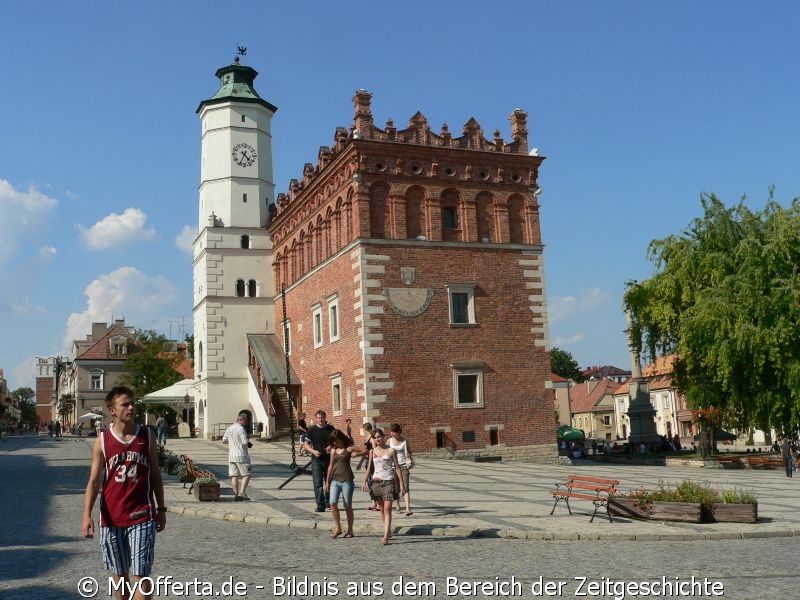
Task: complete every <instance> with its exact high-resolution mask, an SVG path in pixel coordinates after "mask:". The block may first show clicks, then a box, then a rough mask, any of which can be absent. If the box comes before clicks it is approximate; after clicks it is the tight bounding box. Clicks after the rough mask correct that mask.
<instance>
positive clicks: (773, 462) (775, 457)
mask: <svg viewBox="0 0 800 600" xmlns="http://www.w3.org/2000/svg"><path fill="white" fill-rule="evenodd" d="M747 464H748V465H749V466H750V468H751V469H778V468H781V467H783V466H784V465H783V458H781V456H780V454H760V455H759V454H755V455H753V456H748V457H747Z"/></svg>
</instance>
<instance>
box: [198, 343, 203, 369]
mask: <svg viewBox="0 0 800 600" xmlns="http://www.w3.org/2000/svg"><path fill="white" fill-rule="evenodd" d="M202 372H203V342H202V341H201V342H200V343H198V344H197V373H198V374H200V373H202Z"/></svg>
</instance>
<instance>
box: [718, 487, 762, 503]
mask: <svg viewBox="0 0 800 600" xmlns="http://www.w3.org/2000/svg"><path fill="white" fill-rule="evenodd" d="M717 502H721V503H722V504H755V503H756V502H758V495H757V494H756V493H755V491H753V490H747V489H744V488H742V489H740V488H733V489H727V490H722V491H721V492H720V493H719V496H718V497H717Z"/></svg>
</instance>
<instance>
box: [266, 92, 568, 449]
mask: <svg viewBox="0 0 800 600" xmlns="http://www.w3.org/2000/svg"><path fill="white" fill-rule="evenodd" d="M371 97H372V95H371V94H370V93H368V92H366V91H364V90H358V91H357V92H356V94H355V97H354V104H355V118H354V122H353V125H352V127H351V128H349V129H345V128H338V129H337V130H336V132H335V136H334V143H333V146H332V147H330V148H328V147H323V148H320V150H319V153H318V157H317V162H316V164H315V165H312V164H306V165H305V168H304V169H303V176H302V179H300V180H292V182H291V184H290V187H289V191H288V193H287V194H285V195H284V194H280V195H279V196H278V197H277V212H276V214H275V215H274V217H273V218H272V220H271V223H270V225H269V227H268V231H269V234H270V236H271V241H272V249H273V267H274V269H273V275H274V285H275V290H276V296H275V309H276V312H277V313H278V314H277V318H278V322H279V323H280V311H281V310H282V309H283V306H282V304H283V302H282V299H281V293H280V292H281V289H282V287H283V286H285V298H286V305H285V310H286V317H287V321H288V331H289V346H290V361H291V364H292V368H293V369H294V371H295V372H296V376H297V377H298V379H299V384H300V386H301V387H300V388H299V389H300V392H299V394H300V398H299V399H298V400H299V401H300V402H301V406H302V409H303V410H305V411H306V412H307V413H309V415H311V414H312V413H313V412H314V411H315V410H316V409H318V408H322V409H324V410H326V411H327V413H328V416H329V420H330V421H331V422H332V423H333V424H334V425H336V426H338V427H343V426H344V421H345V419H346V418H351V419H352V421H353V423H354V424H356V428H357V425H358V424H360V423H362V422H364V421H369V420H375V421H377V423H378V424H379V425H381V426H388V425H389V424H390V423H393V422H399V423H401V424H402V425H403V427H404V432H405V433H407V434H408V436H409V437H410V438H411V440H412V441H413V444H414V448H415V450H416V451H431V452H434V453H437V452H438V453H441V454H443V455H444V454H452V453H456V454H471V453H475V454H503V455H504V456H506V457H509V458H512V457H515V458H523V459H529V460H540V461H548V460H555V457H556V454H557V451H556V445H555V420H554V416H553V401H554V398H553V392H552V389H546V385H545V383H546V380H548V379H549V374H550V359H549V347H548V346H549V341H548V333H547V309H546V299H545V284H544V271H543V258H542V242H541V235H540V227H539V205H538V200H537V197H538V192H539V188H538V185H537V176H538V169H539V166H540V165H541V163H542V161H543V160H544V159H543V158H542V157H539V156H538V153H537V152H536V151H535V150H534V151H532V152H530V153H529V151H528V150H529V149H528V131H527V123H526V120H527V115H526V113H525V112H524V111H522V110H520V109H516V110H514V111H513V113H512V114H511V116H510V121H511V141H509V142H505V141H504V140H503V139H502V138H501V137H500V132H499V131H495V132H494V135H493V138H492V139H491V140H488V139H486V138H485V137H484V134H483V132H482V130H481V127H480V125H479V124H478V122H477V121H475V119H470V120H469V121H468V122H467V123H466V124H465V125H464V128H463V134H462V135H461V136H453V135H452V133H450V131H449V129H448V127H447V126H446V125H444V126H442V128H441V131H440V133H438V134H436V133H434V132H433V131H432V130H431V128H430V127H429V125H428V123H427V120H426V118H425V117H424V116H423V115H422V114H421V113H419V112H418V113H416V114H415V115H414V116H413V117H412V118H411V120H410V121H409V124H408V127H407V128H405V129H397V128H395V126H394V124H393V123H392V122H391V121H388V122H387V123H386V126H385V127H384V128H382V129H381V128H378V127H376V125H375V123H374V121H373V116H372V109H371ZM278 336H279V338H278V339H279V340H280V341H281V342H282V341H283V336H282V333H281V332H278Z"/></svg>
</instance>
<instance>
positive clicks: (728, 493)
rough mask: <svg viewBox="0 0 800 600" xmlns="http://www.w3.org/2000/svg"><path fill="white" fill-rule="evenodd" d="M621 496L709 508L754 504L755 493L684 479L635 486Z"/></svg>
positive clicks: (638, 501)
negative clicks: (693, 504)
mask: <svg viewBox="0 0 800 600" xmlns="http://www.w3.org/2000/svg"><path fill="white" fill-rule="evenodd" d="M622 497H623V498H627V499H630V500H636V502H637V504H638V505H639V506H644V505H645V504H647V503H648V502H691V503H697V504H700V506H702V507H703V508H704V509H709V508H710V507H711V506H712V505H713V504H716V503H724V504H755V503H756V498H757V496H756V493H755V492H754V491H752V490H745V489H738V488H734V489H725V490H721V491H719V490H715V489H714V488H712V487H711V486H709V485H708V484H707V483H698V482H696V481H691V480H688V479H687V480H685V481H682V482H680V483H679V484H677V485H673V484H668V483H664V482H663V481H659V482H658V487H656V488H655V489H647V488H644V487H639V488H636V489H635V490H630V491H628V492H627V493H625V494H624V495H623V496H622Z"/></svg>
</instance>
